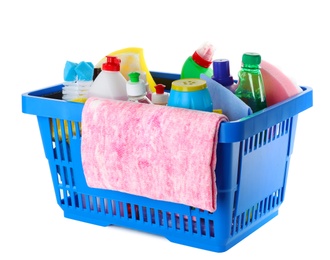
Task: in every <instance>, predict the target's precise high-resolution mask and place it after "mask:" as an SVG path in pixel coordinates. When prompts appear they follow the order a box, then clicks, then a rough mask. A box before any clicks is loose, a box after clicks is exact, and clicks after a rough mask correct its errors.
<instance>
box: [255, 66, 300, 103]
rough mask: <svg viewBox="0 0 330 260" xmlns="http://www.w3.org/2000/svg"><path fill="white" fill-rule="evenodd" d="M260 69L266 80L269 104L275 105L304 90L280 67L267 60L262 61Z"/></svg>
mask: <svg viewBox="0 0 330 260" xmlns="http://www.w3.org/2000/svg"><path fill="white" fill-rule="evenodd" d="M260 71H261V74H262V78H263V81H264V86H265V93H266V102H267V106H271V105H274V104H276V103H278V102H281V101H284V100H286V99H288V98H290V97H292V96H294V95H297V94H298V93H300V92H302V89H301V88H300V87H299V86H297V85H296V84H295V83H294V82H293V81H292V80H291V79H290V78H289V77H288V76H287V75H285V74H284V73H283V72H282V71H281V70H280V69H279V68H277V67H276V66H274V65H273V64H271V63H269V62H267V61H265V60H262V61H261V64H260Z"/></svg>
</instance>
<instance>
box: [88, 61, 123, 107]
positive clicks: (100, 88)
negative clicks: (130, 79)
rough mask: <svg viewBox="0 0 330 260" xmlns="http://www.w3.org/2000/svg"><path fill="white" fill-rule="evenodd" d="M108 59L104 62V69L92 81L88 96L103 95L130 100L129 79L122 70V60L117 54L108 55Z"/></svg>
mask: <svg viewBox="0 0 330 260" xmlns="http://www.w3.org/2000/svg"><path fill="white" fill-rule="evenodd" d="M106 58H107V61H106V62H105V63H103V64H102V71H101V72H100V73H99V74H98V76H97V77H96V78H95V80H94V82H93V83H92V85H91V87H90V89H89V92H88V97H101V98H109V99H117V100H125V101H126V100H128V96H127V91H126V83H127V80H126V79H125V77H124V76H123V75H122V74H121V72H120V62H121V60H120V59H118V58H117V57H116V56H106Z"/></svg>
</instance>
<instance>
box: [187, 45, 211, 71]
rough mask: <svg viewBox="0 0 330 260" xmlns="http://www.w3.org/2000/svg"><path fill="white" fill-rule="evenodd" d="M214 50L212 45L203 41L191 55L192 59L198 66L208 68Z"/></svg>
mask: <svg viewBox="0 0 330 260" xmlns="http://www.w3.org/2000/svg"><path fill="white" fill-rule="evenodd" d="M214 51H215V48H214V46H213V45H212V44H210V43H208V42H205V43H204V44H203V45H202V46H201V47H199V48H198V49H197V50H196V51H195V52H194V54H193V55H192V59H193V60H194V61H195V62H196V63H197V64H198V65H199V66H202V67H204V68H208V67H210V65H211V64H212V59H213V54H214Z"/></svg>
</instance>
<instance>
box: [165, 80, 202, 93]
mask: <svg viewBox="0 0 330 260" xmlns="http://www.w3.org/2000/svg"><path fill="white" fill-rule="evenodd" d="M205 88H206V81H205V80H203V79H195V78H187V79H178V80H175V81H173V82H172V87H171V89H173V90H177V91H185V92H192V91H198V90H203V89H205Z"/></svg>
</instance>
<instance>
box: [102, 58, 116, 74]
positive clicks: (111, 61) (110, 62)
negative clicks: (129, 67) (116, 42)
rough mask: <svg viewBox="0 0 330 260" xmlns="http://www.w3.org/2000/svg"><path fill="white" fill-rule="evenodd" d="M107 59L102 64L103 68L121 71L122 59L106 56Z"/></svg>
mask: <svg viewBox="0 0 330 260" xmlns="http://www.w3.org/2000/svg"><path fill="white" fill-rule="evenodd" d="M106 57H107V61H106V62H105V63H103V64H102V70H107V71H120V62H121V60H120V59H118V58H117V57H115V56H106Z"/></svg>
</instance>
